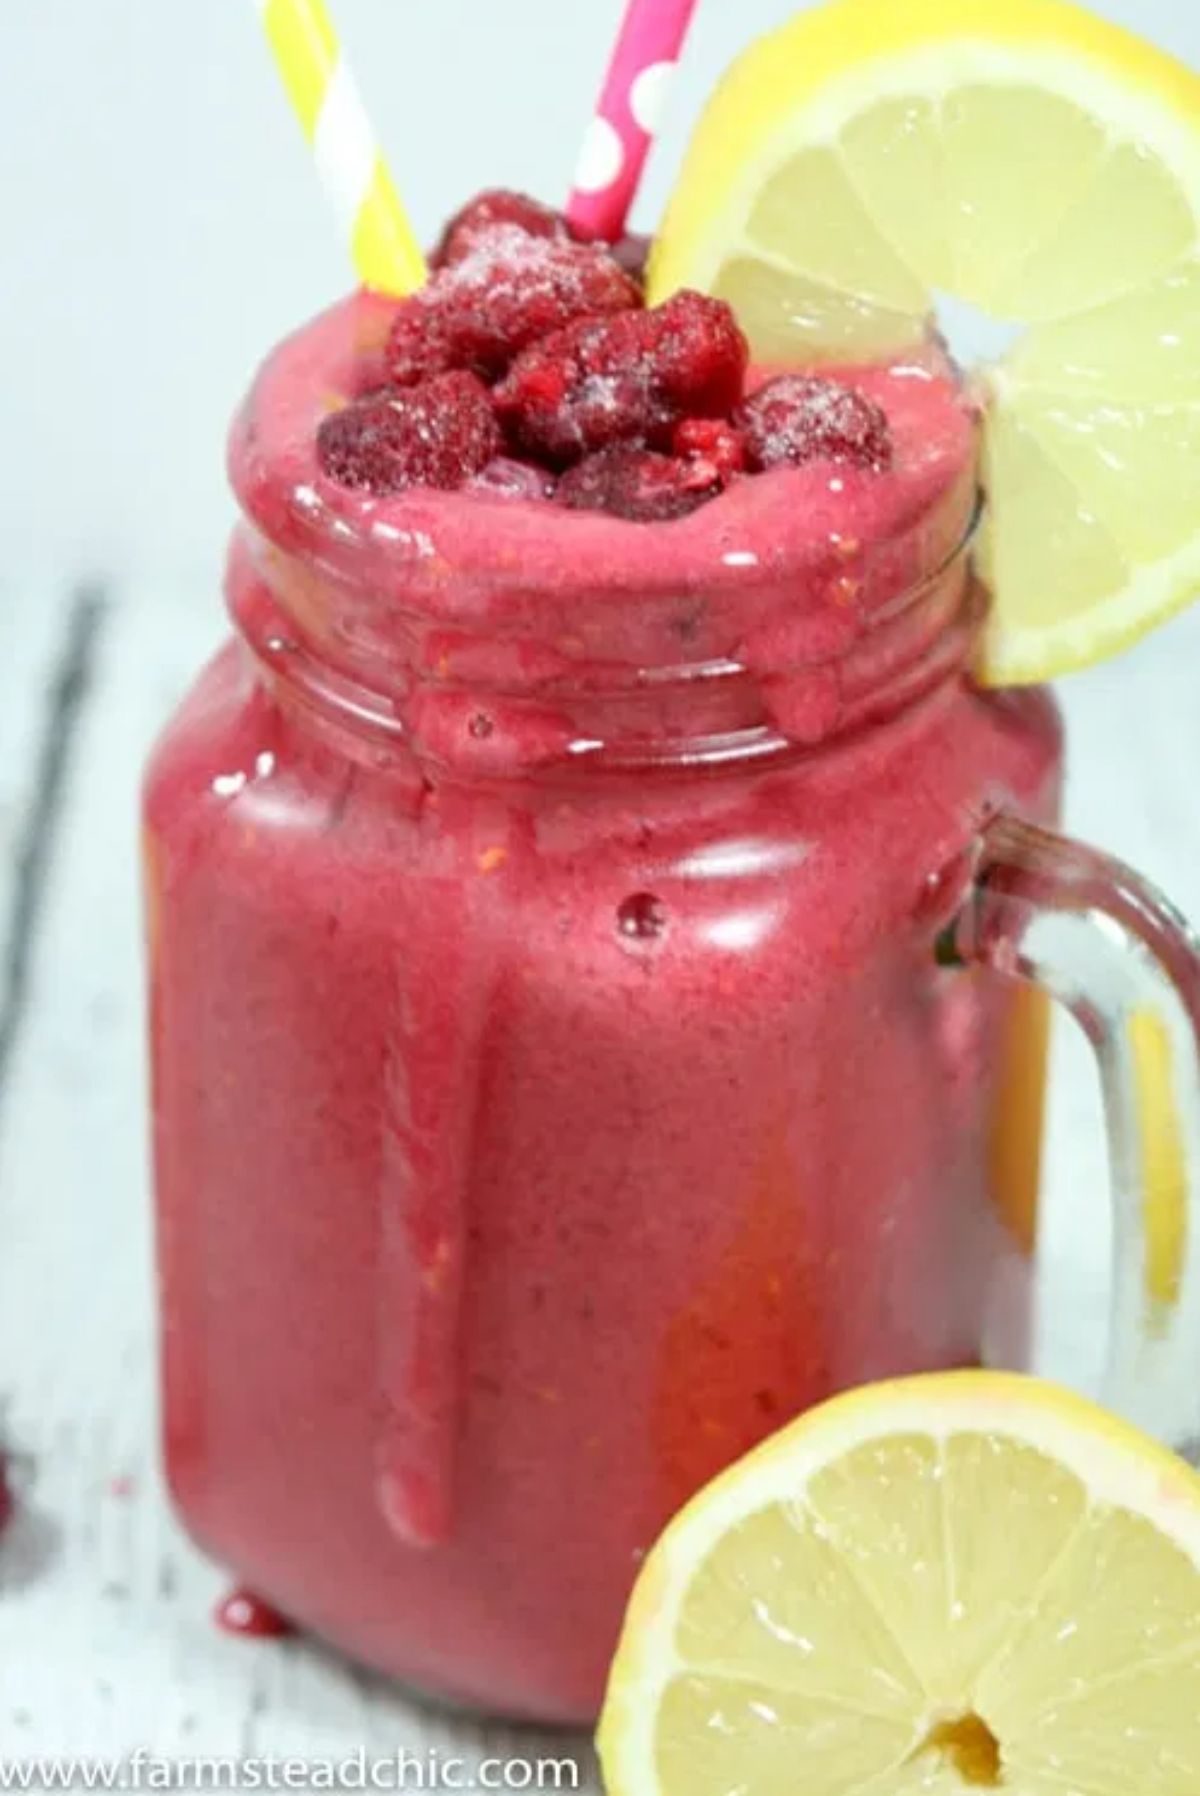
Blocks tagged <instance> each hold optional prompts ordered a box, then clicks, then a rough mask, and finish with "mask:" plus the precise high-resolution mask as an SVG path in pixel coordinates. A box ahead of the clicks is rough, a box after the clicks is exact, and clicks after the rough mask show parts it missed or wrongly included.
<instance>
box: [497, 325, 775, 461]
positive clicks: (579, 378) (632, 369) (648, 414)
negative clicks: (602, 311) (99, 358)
mask: <svg viewBox="0 0 1200 1796" xmlns="http://www.w3.org/2000/svg"><path fill="white" fill-rule="evenodd" d="M747 356H748V351H747V347H746V340H745V338H744V337H743V336H742V333H741V332H740V330H739V329H738V327H737V323H736V321H735V319H734V316H733V313H732V312H731V311H730V309H729V307H728V306H727V305H725V304H724V303H723V302H722V301H720V300H713V299H705V298H704V297H703V295H701V294H699V293H679V294H676V296H675V298H674V299H671V300H668V302H667V304H666V305H664V306H659V307H658V308H657V309H656V310H655V311H653V312H623V313H620V314H618V315H617V316H616V317H613V318H603V319H591V320H583V321H581V322H579V323H576V324H573V325H568V326H567V328H566V329H565V330H561V331H555V332H554V333H553V334H552V335H550V336H548V337H545V338H544V339H543V340H542V341H540V342H537V343H534V344H533V345H532V346H531V347H530V348H529V349H527V350H526V351H525V353H524V354H523V355H521V356H519V357H518V358H517V360H516V361H515V362H514V364H513V366H512V368H511V369H510V370H509V373H508V376H507V378H506V379H505V380H504V381H503V382H502V384H501V385H500V386H499V387H498V388H497V390H496V404H497V408H498V410H499V412H500V416H501V419H502V421H503V423H504V425H505V427H506V429H507V431H508V433H509V435H510V437H511V438H512V440H513V442H514V443H515V444H516V445H517V446H518V447H519V448H520V449H521V450H523V451H524V452H525V453H526V454H531V455H534V456H538V457H541V458H542V459H544V460H546V461H548V462H550V463H551V464H553V465H556V466H563V465H566V464H569V463H570V462H573V461H578V460H579V459H581V457H583V456H585V455H590V454H594V453H595V452H596V451H597V450H600V449H605V448H608V447H609V446H610V445H612V444H614V443H622V442H625V443H639V444H643V445H644V444H649V445H652V446H653V447H655V448H662V449H667V448H669V447H670V446H671V439H672V433H673V431H674V428H675V425H676V424H677V423H678V421H679V420H680V419H681V418H682V417H685V416H694V417H720V416H722V415H723V414H725V413H727V412H728V411H729V409H730V407H731V406H733V405H734V404H735V403H736V401H737V400H738V398H739V397H740V394H741V388H742V379H743V376H744V373H745V368H746V361H747Z"/></svg>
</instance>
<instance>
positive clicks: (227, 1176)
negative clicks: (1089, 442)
mask: <svg viewBox="0 0 1200 1796" xmlns="http://www.w3.org/2000/svg"><path fill="white" fill-rule="evenodd" d="M386 313H387V308H386V307H384V306H383V305H382V304H381V302H378V301H374V302H372V301H365V300H361V299H360V300H357V301H354V302H351V303H350V304H349V305H347V306H345V307H341V308H338V309H337V310H335V311H334V312H333V313H331V314H329V315H327V316H326V317H325V318H323V319H321V320H318V321H317V322H316V323H315V324H314V325H312V326H311V327H309V328H308V329H307V330H306V331H304V332H301V333H300V334H299V335H298V336H297V337H295V338H294V339H292V340H291V341H290V342H288V343H286V344H285V345H284V346H283V347H282V349H281V350H279V351H278V352H277V353H276V355H275V356H274V357H273V358H272V360H271V361H270V362H269V363H268V364H267V366H266V369H265V370H264V372H263V373H262V375H261V376H260V378H259V381H258V383H257V386H256V389H255V392H254V393H253V395H252V396H251V400H250V402H249V404H248V406H247V408H246V410H245V412H244V413H243V416H242V418H241V419H240V421H239V423H238V425H237V427H236V429H235V433H234V438H233V446H232V471H233V478H234V483H235V486H236V489H237V492H238V495H239V498H240V500H241V503H242V507H243V510H244V512H245V514H246V519H247V522H246V523H245V524H244V525H243V526H242V528H241V529H240V530H239V532H238V535H237V537H236V538H235V543H234V547H233V551H232V555H231V561H230V575H229V586H228V592H229V601H230V605H231V609H232V613H233V616H234V619H235V622H236V624H237V626H238V631H239V635H240V640H239V641H238V642H237V643H236V644H231V645H230V646H229V647H228V648H227V649H225V650H224V651H223V652H222V653H221V654H220V655H219V656H218V657H217V659H216V660H215V661H214V662H213V663H212V665H211V666H210V667H209V668H208V670H207V671H206V672H205V673H204V674H203V676H202V677H201V679H200V681H199V683H198V684H197V686H196V688H195V689H194V691H193V692H192V694H191V696H190V697H189V699H188V700H187V701H186V703H185V704H184V706H183V707H182V709H181V711H180V713H179V714H178V716H177V718H176V719H175V721H174V723H173V724H172V726H171V727H170V729H169V730H168V732H167V734H166V736H165V737H164V739H163V741H162V743H161V745H160V747H159V749H158V752H157V754H156V757H155V760H154V763H153V766H152V768H151V770H150V774H149V779H148V783H147V792H146V821H147V854H148V868H149V892H150V933H151V953H152V963H153V1032H154V1080H155V1121H156V1154H157V1173H158V1192H159V1213H160V1264H161V1275H162V1286H163V1313H164V1318H165V1328H164V1339H165V1362H166V1430H167V1444H168V1459H169V1468H170V1477H171V1483H172V1487H173V1491H174V1494H175V1497H176V1500H177V1502H178V1504H179V1506H180V1509H181V1511H182V1513H183V1515H184V1517H185V1518H186V1521H187V1523H188V1525H189V1527H190V1528H191V1530H192V1532H193V1533H194V1535H195V1537H196V1538H197V1540H198V1541H199V1542H200V1543H201V1544H202V1545H203V1546H204V1547H205V1548H206V1549H207V1550H208V1551H209V1552H210V1553H212V1554H213V1556H214V1557H216V1558H217V1559H218V1560H220V1561H221V1562H222V1563H224V1564H225V1565H226V1566H228V1567H229V1568H231V1570H232V1571H233V1572H234V1573H235V1574H236V1576H237V1577H238V1578H239V1579H240V1580H243V1581H244V1582H246V1583H247V1584H249V1585H250V1586H252V1587H253V1589H254V1590H255V1591H256V1592H258V1593H260V1594H261V1596H262V1597H263V1598H264V1599H265V1600H266V1601H268V1602H269V1603H270V1604H271V1605H272V1606H274V1607H275V1608H277V1609H278V1610H280V1611H281V1612H282V1613H284V1614H286V1615H287V1616H289V1617H290V1618H292V1619H294V1620H295V1621H297V1622H298V1623H300V1624H302V1625H304V1626H307V1627H310V1628H312V1629H315V1630H316V1631H318V1632H320V1633H322V1634H324V1635H326V1636H327V1637H329V1638H330V1639H331V1640H333V1641H335V1642H336V1643H338V1644H339V1645H341V1646H342V1647H344V1648H346V1649H347V1650H349V1651H350V1652H352V1653H353V1654H355V1655H357V1656H358V1657H360V1658H362V1659H363V1660H366V1661H369V1662H370V1663H372V1664H375V1665H377V1666H379V1667H381V1668H383V1669H385V1670H386V1671H388V1672H390V1673H393V1674H394V1675H396V1676H397V1677H400V1678H402V1679H405V1680H407V1681H409V1682H412V1683H414V1684H416V1685H418V1686H421V1687H423V1688H426V1689H429V1690H433V1691H437V1692H439V1693H442V1694H447V1695H450V1696H453V1697H455V1698H458V1699H461V1700H464V1701H467V1702H470V1703H473V1704H477V1705H481V1706H484V1707H486V1708H489V1709H494V1710H503V1711H506V1712H509V1713H512V1714H517V1715H525V1716H537V1717H543V1718H547V1719H552V1720H567V1721H581V1720H586V1719H588V1718H590V1717H591V1716H592V1715H593V1714H594V1713H595V1710H596V1707H597V1704H598V1700H599V1696H600V1693H601V1689H602V1684H603V1678H604V1674H605V1669H606V1665H607V1660H608V1656H609V1654H610V1652H611V1650H612V1647H613V1645H614V1642H615V1638H616V1633H617V1628H618V1624H619V1620H620V1616H621V1611H622V1607H623V1604H624V1602H625V1599H626V1597H627V1595H628V1592H629V1589H630V1586H631V1583H632V1580H633V1577H634V1574H635V1572H636V1569H637V1565H638V1562H639V1559H640V1557H641V1555H642V1554H643V1553H644V1551H645V1550H646V1548H647V1547H648V1546H649V1545H650V1543H651V1542H652V1540H653V1539H654V1537H655V1535H656V1534H657V1532H658V1531H659V1530H660V1528H661V1527H662V1525H663V1523H664V1522H665V1521H666V1519H667V1518H668V1516H669V1515H670V1514H671V1513H672V1511H673V1510H674V1509H675V1508H676V1507H677V1506H678V1505H679V1504H680V1503H681V1502H682V1501H683V1500H684V1499H685V1498H686V1497H687V1496H688V1495H689V1494H690V1493H691V1492H692V1491H694V1490H695V1489H696V1488H697V1486H698V1485H699V1484H701V1483H702V1482H703V1481H704V1480H705V1479H707V1478H708V1477H709V1476H710V1475H711V1474H712V1473H714V1472H715V1471H716V1470H718V1469H719V1468H720V1467H722V1466H723V1465H725V1464H726V1463H728V1461H729V1460H730V1459H732V1458H733V1457H734V1456H735V1455H737V1454H739V1453H740V1452H742V1451H743V1450H744V1449H745V1448H747V1447H748V1446H750V1445H751V1444H752V1443H753V1442H755V1441H756V1440H758V1439H760V1438H761V1437H762V1436H763V1435H764V1434H766V1433H768V1432H769V1431H771V1430H772V1429H774V1428H776V1427H778V1426H779V1425H780V1424H781V1423H782V1422H783V1421H785V1420H786V1419H787V1418H788V1417H790V1416H792V1415H794V1414H795V1413H796V1412H797V1411H799V1410H801V1409H802V1408H804V1407H805V1406H807V1405H809V1404H811V1403H813V1402H814V1401H816V1400H818V1399H820V1398H821V1397H823V1396H825V1395H826V1394H828V1393H829V1392H830V1391H832V1390H835V1389H838V1388H841V1387H843V1386H845V1385H848V1384H851V1383H854V1382H857V1381H860V1380H863V1379H867V1378H873V1377H877V1376H880V1375H883V1374H891V1373H900V1372H907V1371H910V1370H914V1369H918V1368H923V1367H939V1366H954V1365H960V1364H963V1363H969V1362H971V1361H974V1360H977V1359H978V1358H979V1357H980V1354H981V1352H982V1351H983V1348H984V1340H983V1334H984V1328H985V1319H986V1317H987V1316H988V1314H989V1306H990V1304H991V1302H992V1299H993V1294H994V1287H995V1281H996V1276H997V1273H998V1272H1000V1271H1005V1269H1006V1268H1007V1271H1006V1276H1008V1273H1009V1272H1011V1266H1010V1264H1009V1263H1010V1262H1011V1261H1012V1260H1013V1259H1014V1257H1015V1256H1017V1253H1018V1249H1017V1244H1016V1243H1015V1242H1014V1241H1013V1239H1012V1237H1011V1236H1010V1234H1009V1232H1008V1229H1007V1228H1006V1224H1005V1221H1004V1216H1005V1214H1011V1209H1012V1201H1011V1193H1010V1192H1009V1191H1007V1190H1004V1189H1000V1188H999V1184H998V1180H997V1176H996V1175H995V1174H994V1173H993V1172H992V1171H990V1170H989V1166H990V1164H993V1165H994V1164H995V1162H994V1161H993V1162H989V1153H988V1148H989V1142H990V1140H991V1139H992V1137H993V1135H994V1132H995V1129H996V1127H997V1126H998V1125H997V1118H998V1114H999V1110H1000V1107H1001V1105H1002V1102H1003V1078H1002V1066H1001V1058H1002V1056H1001V1040H1002V1035H1003V1033H1004V1032H1005V1031H1006V1030H1008V1029H1009V1027H1010V1023H1009V1017H1008V999H1007V997H1006V996H1005V995H1004V994H1003V992H1002V991H1000V990H999V989H998V988H993V987H990V986H989V985H988V984H987V983H986V982H985V981H984V980H983V979H982V978H981V977H980V976H977V975H968V974H965V973H962V972H957V971H953V970H950V969H947V968H944V967H941V966H939V965H938V961H937V956H936V953H935V945H936V943H937V940H938V937H939V935H940V934H941V933H942V932H943V930H944V929H945V927H946V925H947V924H948V923H949V921H950V920H951V918H952V916H953V915H954V912H955V909H956V907H957V905H958V903H959V902H960V900H961V897H962V893H963V889H964V886H965V882H966V879H967V876H968V872H969V864H970V852H971V844H972V841H973V839H974V837H975V835H976V833H977V831H978V829H979V826H980V824H981V822H982V821H983V820H984V819H985V818H987V817H988V816H990V815H991V814H992V813H993V812H994V811H995V810H996V809H998V808H1002V807H1010V808H1013V809H1015V810H1017V811H1019V812H1021V813H1024V814H1028V815H1035V816H1040V817H1048V816H1050V815H1052V813H1053V810H1054V807H1055V802H1056V790H1057V776H1058V753H1059V741H1058V731H1057V723H1056V716H1055V712H1054V709H1053V706H1052V703H1051V701H1050V700H1049V699H1048V698H1047V697H1045V696H1044V695H1041V694H1038V693H1032V692H1025V693H1020V694H1008V695H996V694H990V695H989V694H983V693H980V692H979V691H977V690H976V689H975V688H974V687H973V686H972V685H971V684H970V682H969V680H968V679H967V677H966V676H965V674H964V671H963V668H964V662H965V658H966V656H967V654H968V652H969V650H970V646H971V643H972V640H973V637H974V633H975V631H976V629H977V627H978V622H979V616H980V609H981V601H980V597H979V594H978V592H977V591H976V590H975V589H974V588H973V587H972V585H971V583H970V580H969V578H968V573H967V568H966V562H965V559H964V557H963V556H962V555H961V554H956V550H957V548H958V545H959V544H960V543H961V541H962V538H963V536H964V533H965V532H966V530H967V528H968V525H969V522H970V518H971V514H972V510H973V506H974V488H975V476H974V455H975V426H974V420H973V418H972V415H971V412H970V409H969V407H968V406H967V405H966V404H965V402H964V400H963V398H962V395H961V393H960V391H959V389H958V387H957V386H956V384H955V382H954V380H953V378H952V376H951V375H950V373H949V371H948V370H947V369H945V368H944V367H942V366H940V365H939V364H938V362H937V360H936V358H935V357H933V356H932V355H930V356H928V357H922V358H920V359H919V360H918V361H914V362H913V363H912V364H910V365H906V366H902V367H897V368H892V369H870V370H863V371H857V372H856V373H855V375H854V379H855V381H856V383H857V384H859V385H860V386H861V387H863V388H864V389H866V390H868V391H869V392H870V393H871V394H872V395H873V396H874V397H875V398H877V399H878V400H879V401H880V402H881V403H882V404H883V405H884V406H885V408H886V410H887V412H888V415H889V418H890V420H891V425H892V430H893V434H894V438H895V443H896V456H895V465H894V468H893V470H892V471H891V472H890V473H887V474H882V475H881V474H874V473H870V472H866V471H861V470H857V469H853V468H848V467H840V466H837V465H835V464H830V463H824V464H814V465H812V466H809V467H806V468H801V469H789V470H786V471H780V472H775V473H771V474H766V475H762V476H760V477H758V478H756V479H753V480H746V481H744V482H742V483H740V484H739V485H737V486H735V487H734V488H732V489H731V490H730V491H729V492H727V493H726V494H725V495H723V496H722V497H721V498H719V499H717V500H715V501H714V502H713V503H711V504H709V505H707V506H705V507H703V508H702V509H701V510H699V511H696V512H694V513H693V514H692V515H691V516H689V517H687V518H684V519H681V520H679V521H676V522H673V523H669V524H656V525H644V524H633V523H627V522H623V521H621V520H619V519H615V518H609V517H604V516H600V515H595V514H583V513H580V514H576V513H571V512H568V511H565V510H562V509H560V508H557V507H555V506H552V505H550V504H547V503H545V502H543V501H540V500H534V499H526V498H521V497H511V496H509V497H506V496H502V495H499V494H496V493H494V492H491V493H487V492H462V493H456V494H441V493H430V492H422V493H408V494H404V495H400V496H396V497H391V498H386V499H372V498H367V497H364V496H362V495H361V494H355V493H350V492H347V491H345V490H343V489H340V488H337V487H334V486H332V485H331V484H330V483H328V482H327V481H325V480H324V478H323V477H322V476H321V475H320V474H319V473H318V471H317V467H316V462H315V459H314V455H313V449H312V439H313V431H314V428H315V424H316V421H317V420H318V418H319V417H320V415H321V414H322V412H323V410H324V409H326V408H327V407H328V406H329V405H330V404H331V403H335V402H336V401H337V399H338V396H344V395H345V394H346V393H347V392H348V391H350V390H351V389H352V385H353V382H354V381H355V380H356V379H357V378H359V377H358V375H357V374H356V371H355V370H356V363H357V359H358V358H359V357H360V356H361V355H362V354H363V353H366V354H368V355H369V353H370V346H371V345H372V344H373V343H377V342H378V339H379V335H380V331H381V328H382V325H383V323H384V321H385V319H386ZM1009 1120H1010V1123H1011V1119H1009ZM1035 1153H1036V1144H1035V1143H1033V1142H1032V1141H1031V1142H1030V1143H1029V1144H1028V1156H1033V1155H1035ZM1014 1157H1015V1158H1017V1159H1019V1158H1020V1155H1019V1154H1018V1155H1016V1156H1014V1155H1013V1154H1012V1153H1009V1154H1008V1155H1006V1156H1005V1157H1004V1159H1005V1164H1006V1165H1008V1164H1011V1163H1012V1161H1013V1159H1014ZM1026 1171H1028V1167H1026Z"/></svg>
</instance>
